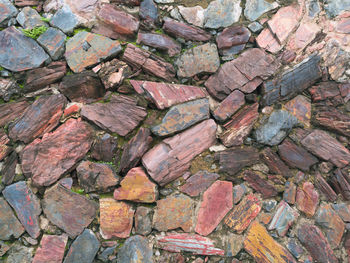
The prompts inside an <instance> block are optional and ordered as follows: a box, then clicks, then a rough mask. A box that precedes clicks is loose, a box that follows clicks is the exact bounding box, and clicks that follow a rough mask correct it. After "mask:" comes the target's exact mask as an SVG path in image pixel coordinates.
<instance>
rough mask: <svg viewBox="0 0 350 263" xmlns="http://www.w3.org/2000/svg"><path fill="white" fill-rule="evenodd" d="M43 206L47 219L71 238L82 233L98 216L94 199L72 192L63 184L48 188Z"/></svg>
mask: <svg viewBox="0 0 350 263" xmlns="http://www.w3.org/2000/svg"><path fill="white" fill-rule="evenodd" d="M42 206H43V211H44V214H45V216H46V217H47V219H49V220H50V222H51V223H52V224H54V225H56V226H58V227H59V228H61V229H62V230H63V231H64V232H66V233H67V234H68V235H69V237H70V238H75V237H76V236H78V235H80V233H81V232H83V230H84V228H85V227H87V226H88V225H90V223H91V222H92V220H94V219H95V217H96V205H95V203H94V202H93V201H90V200H89V199H87V198H86V197H85V196H83V195H80V194H76V193H73V192H71V191H70V190H68V189H67V188H65V187H64V186H62V185H61V184H56V185H54V186H53V187H51V188H49V189H46V191H45V194H44V198H43V199H42Z"/></svg>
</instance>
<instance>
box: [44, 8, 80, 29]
mask: <svg viewBox="0 0 350 263" xmlns="http://www.w3.org/2000/svg"><path fill="white" fill-rule="evenodd" d="M50 24H51V26H54V27H57V28H59V29H61V30H62V31H63V32H64V33H66V34H67V33H72V32H73V30H74V28H76V27H77V26H78V25H79V21H78V18H77V17H76V16H75V15H74V14H73V12H72V10H71V9H70V8H69V6H67V5H65V6H64V7H63V8H61V9H60V10H58V11H57V12H56V14H55V15H54V16H53V17H52V19H51V20H50Z"/></svg>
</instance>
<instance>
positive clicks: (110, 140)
mask: <svg viewBox="0 0 350 263" xmlns="http://www.w3.org/2000/svg"><path fill="white" fill-rule="evenodd" d="M117 146H118V142H117V139H116V138H114V137H112V136H111V135H109V134H104V135H103V136H102V137H99V138H98V139H97V141H96V142H95V144H94V145H93V147H92V149H91V157H92V158H94V159H96V160H98V161H104V162H112V161H113V157H114V155H115V153H116V152H117Z"/></svg>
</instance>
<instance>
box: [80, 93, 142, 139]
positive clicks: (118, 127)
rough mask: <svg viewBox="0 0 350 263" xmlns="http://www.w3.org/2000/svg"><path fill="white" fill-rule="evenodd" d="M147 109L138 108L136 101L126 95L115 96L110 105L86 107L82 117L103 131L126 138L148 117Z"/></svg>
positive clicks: (83, 109)
mask: <svg viewBox="0 0 350 263" xmlns="http://www.w3.org/2000/svg"><path fill="white" fill-rule="evenodd" d="M146 115H147V112H146V110H145V108H143V107H140V106H137V101H136V99H134V98H132V97H128V96H124V95H120V96H118V95H113V96H112V98H111V100H110V102H108V103H95V104H90V105H85V106H83V108H82V109H81V116H82V117H83V118H85V119H87V120H89V121H91V122H93V123H94V124H96V125H97V126H99V127H100V128H101V129H104V130H107V131H108V132H111V133H114V132H115V133H117V134H119V135H121V136H125V135H127V134H128V133H130V132H131V131H132V130H133V129H135V128H136V127H137V125H139V123H140V122H141V121H142V120H143V119H144V118H145V117H146Z"/></svg>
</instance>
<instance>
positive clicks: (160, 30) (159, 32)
mask: <svg viewBox="0 0 350 263" xmlns="http://www.w3.org/2000/svg"><path fill="white" fill-rule="evenodd" d="M154 32H155V33H157V34H164V31H163V29H161V28H158V29H156V30H154Z"/></svg>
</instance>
